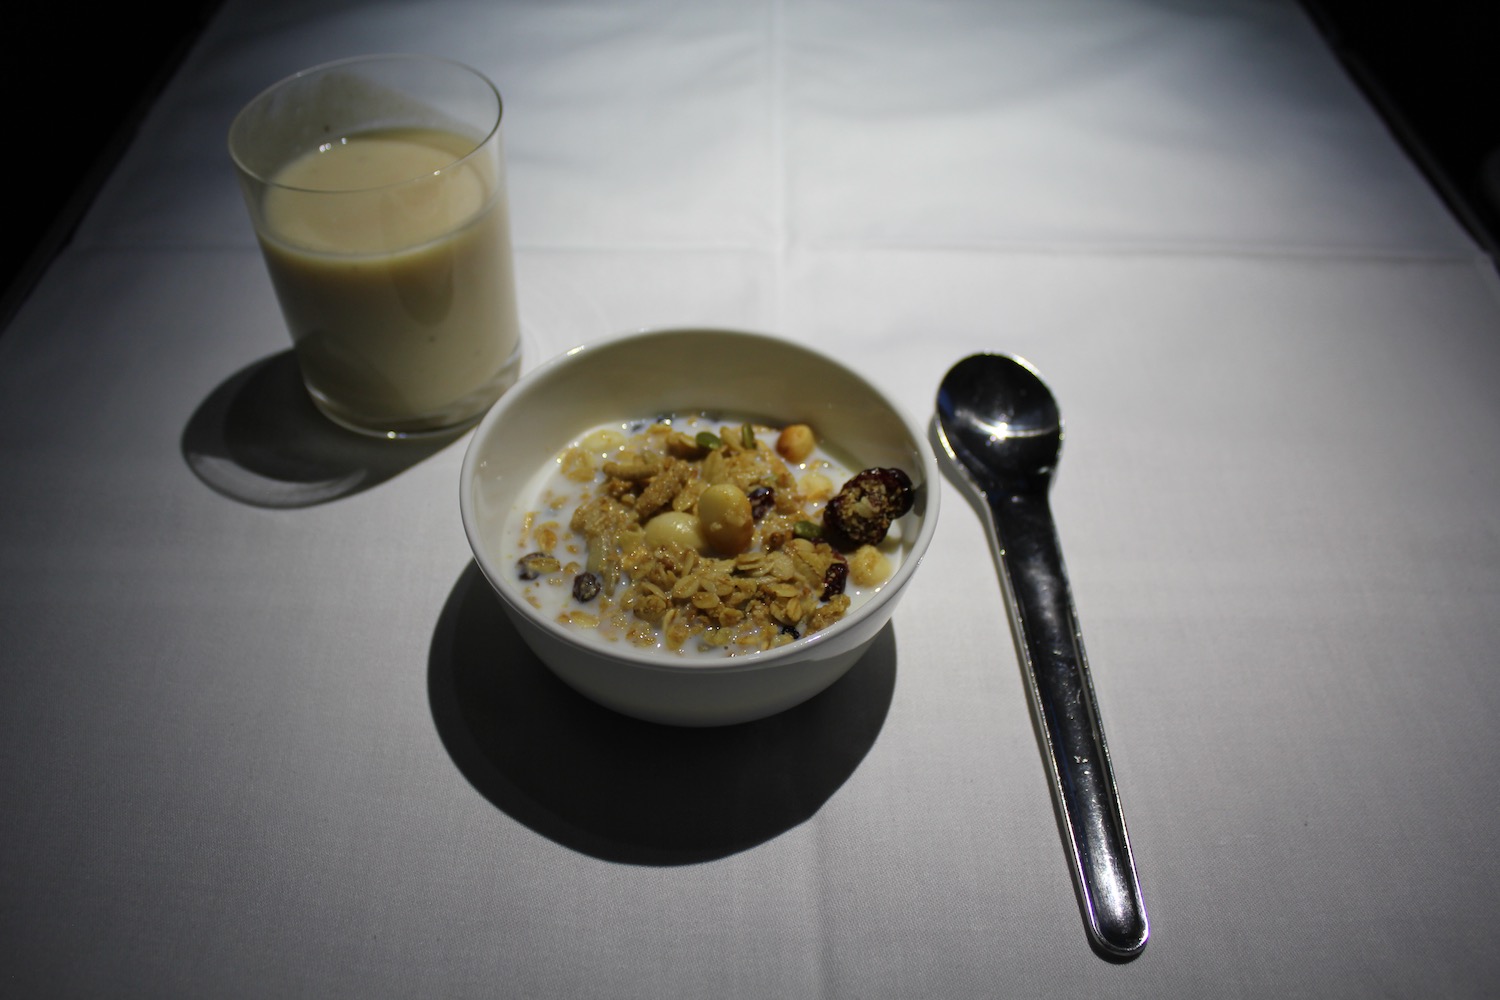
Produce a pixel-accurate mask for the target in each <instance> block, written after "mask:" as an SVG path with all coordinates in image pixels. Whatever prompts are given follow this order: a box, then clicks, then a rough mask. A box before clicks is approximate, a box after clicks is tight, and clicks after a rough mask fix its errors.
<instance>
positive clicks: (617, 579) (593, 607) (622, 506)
mask: <svg viewBox="0 0 1500 1000" xmlns="http://www.w3.org/2000/svg"><path fill="white" fill-rule="evenodd" d="M700 426H701V427H708V426H714V429H713V430H707V429H702V430H700V429H699V427H700ZM813 437H814V435H813V433H812V431H811V429H810V428H808V427H807V426H806V425H801V424H797V425H792V426H791V427H787V428H774V427H770V426H766V425H763V424H756V423H753V422H747V423H743V424H739V425H710V424H708V423H707V422H704V421H699V420H697V419H696V418H685V419H672V418H664V419H661V420H658V421H656V422H653V423H651V424H649V425H645V426H643V427H641V428H638V429H636V432H635V433H632V434H630V435H627V434H625V433H623V432H621V431H619V430H612V429H608V428H603V429H599V430H596V431H594V432H591V433H590V434H588V435H586V436H585V437H584V438H583V439H581V440H580V441H579V442H578V443H577V444H575V445H574V446H572V447H570V448H568V449H567V450H566V451H565V452H564V453H563V454H562V456H561V457H560V459H559V468H560V471H561V476H562V479H563V480H564V481H565V482H567V483H569V484H575V485H576V489H577V492H576V494H570V493H566V492H562V491H560V490H559V491H554V492H553V493H552V494H551V495H550V496H548V497H546V498H544V500H543V503H542V504H541V506H540V507H539V509H538V510H537V511H535V512H533V513H532V514H531V515H530V516H528V518H527V519H526V524H525V526H524V530H523V535H524V540H523V546H526V547H530V546H533V545H534V546H535V548H536V551H530V552H527V553H526V554H525V555H524V556H522V557H521V558H520V560H518V562H517V574H518V576H519V577H520V578H521V579H523V580H535V581H538V582H539V583H542V584H545V585H555V586H558V587H569V586H570V587H571V596H572V598H573V599H572V601H571V602H567V603H565V604H564V605H563V607H562V610H561V611H560V612H559V618H560V620H562V621H564V622H566V623H569V624H572V625H576V626H579V627H584V628H600V629H603V630H605V631H607V632H609V633H612V634H617V635H620V636H623V637H624V638H625V639H626V640H627V641H629V642H631V643H634V644H636V645H640V646H655V645H658V644H660V645H663V646H665V647H666V648H668V649H673V650H678V649H686V648H702V649H709V650H713V649H719V650H722V651H724V652H727V653H736V652H752V651H757V650H765V649H772V648H775V647H777V646H781V645H784V644H786V643H788V642H792V641H794V640H796V639H797V638H799V637H801V636H803V635H808V634H810V633H813V632H817V631H818V630H820V629H823V628H826V627H828V626H829V625H831V624H833V623H834V622H836V621H838V620H839V619H840V618H842V617H843V616H844V614H846V613H847V612H848V610H849V608H850V604H851V601H850V596H849V595H848V594H847V593H846V592H845V590H846V586H848V585H850V584H851V583H852V584H854V585H856V586H865V587H871V586H875V585H877V584H879V583H880V582H882V581H883V580H884V579H885V578H886V577H888V576H889V574H890V572H891V565H890V562H889V559H888V557H887V556H886V555H885V553H883V552H881V551H880V549H879V548H877V547H876V545H875V544H873V542H866V543H863V544H857V545H855V546H851V545H850V544H849V542H848V539H847V534H848V533H847V532H843V533H834V534H831V535H830V536H828V537H825V536H824V531H823V525H822V524H821V523H820V518H821V515H822V512H823V510H824V508H825V507H826V506H827V505H828V504H829V502H830V501H832V500H834V499H835V497H836V496H837V495H838V494H837V492H836V491H835V488H834V483H835V480H836V479H838V480H843V479H846V478H849V477H848V474H847V473H846V472H844V471H843V470H841V469H839V468H838V467H836V466H835V465H834V464H833V462H832V461H831V460H829V459H827V458H826V457H825V456H820V455H819V454H818V453H817V452H816V451H815V446H814V442H813ZM855 478H857V477H855ZM850 481H851V482H853V481H854V479H850ZM569 507H571V514H570V515H569V514H567V509H568V508H569ZM550 512H557V513H558V514H559V515H560V516H563V515H566V517H567V529H566V530H564V529H563V526H562V524H561V521H560V519H559V520H549V519H547V514H548V513H550ZM880 535H881V538H883V537H884V530H882V531H881V533H880ZM867 537H869V536H867ZM874 541H878V539H875V540H874ZM840 545H842V546H843V549H841V548H840ZM531 599H532V601H533V603H534V604H537V606H539V607H540V606H541V603H540V601H539V600H538V598H537V597H535V596H533V597H531Z"/></svg>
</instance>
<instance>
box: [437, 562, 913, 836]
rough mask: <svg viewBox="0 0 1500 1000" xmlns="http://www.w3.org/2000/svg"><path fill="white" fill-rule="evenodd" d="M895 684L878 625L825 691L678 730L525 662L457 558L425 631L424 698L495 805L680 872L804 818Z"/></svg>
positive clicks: (856, 756) (545, 828)
mask: <svg viewBox="0 0 1500 1000" xmlns="http://www.w3.org/2000/svg"><path fill="white" fill-rule="evenodd" d="M895 683H896V643H895V638H894V633H893V632H892V630H891V627H890V626H889V625H888V626H886V628H885V629H884V630H883V631H882V632H881V633H880V635H879V636H878V637H877V638H876V640H875V643H874V645H873V646H871V648H870V651H869V652H868V653H866V654H865V656H864V657H862V658H861V659H860V661H859V662H858V663H856V664H855V665H854V667H853V668H851V669H850V671H849V672H848V673H847V674H845V675H844V677H843V678H841V679H840V680H839V681H838V682H837V683H835V684H834V685H833V686H831V687H830V688H828V689H827V690H826V691H824V692H823V693H821V694H819V695H818V696H817V697H815V698H812V699H811V700H809V701H807V702H804V703H803V704H801V705H799V706H797V707H795V708H792V709H789V710H788V711H786V712H783V713H781V714H779V715H776V716H772V717H771V718H768V719H761V720H758V721H756V722H747V723H743V724H740V725H737V726H725V727H721V728H712V729H688V728H678V727H675V726H662V725H656V724H654V723H649V722H641V721H638V720H636V719H631V718H628V717H626V716H623V715H619V714H617V713H615V712H613V711H610V710H609V709H605V708H602V707H600V706H598V705H596V704H594V703H593V702H591V701H589V700H588V699H586V698H584V697H583V696H581V695H579V694H577V693H576V692H575V691H573V690H572V689H571V688H569V687H568V686H567V685H565V684H564V683H563V682H562V681H560V680H558V679H557V678H556V676H554V675H553V674H552V672H551V671H549V670H548V669H547V668H546V666H545V665H544V664H543V663H542V662H541V661H540V660H539V659H537V658H536V656H535V655H534V654H533V653H532V652H531V650H530V649H529V648H527V646H526V645H525V643H524V641H523V640H522V639H521V636H520V634H519V633H517V632H516V630H515V628H514V626H512V625H511V623H510V620H509V619H508V618H506V616H505V611H504V610H503V609H502V607H501V605H500V600H499V598H498V597H496V596H495V593H494V591H493V590H492V589H491V588H490V585H489V583H488V582H487V581H486V580H485V579H484V577H483V576H482V575H481V574H480V572H479V571H478V568H477V567H475V566H474V565H473V564H470V566H469V567H468V569H466V570H465V571H464V573H463V574H462V575H461V576H460V578H459V580H458V583H457V584H456V585H455V586H454V588H453V591H452V593H451V594H450V595H449V598H448V602H447V605H446V606H445V607H444V609H443V613H442V615H441V617H440V619H439V622H438V626H437V629H436V631H435V634H434V636H433V641H432V648H431V655H430V661H429V665H428V675H427V685H428V698H429V701H430V704H431V708H432V715H433V720H434V722H435V723H436V726H437V730H438V734H439V736H440V737H441V739H442V741H443V745H444V746H445V747H446V748H447V750H448V753H449V755H450V756H451V757H452V758H453V761H454V763H455V764H456V765H457V766H458V768H459V770H460V771H461V772H462V773H463V774H464V776H465V777H466V778H467V779H468V780H469V782H470V783H471V784H472V785H473V786H474V787H475V789H477V790H478V791H479V792H480V793H481V794H482V795H484V796H485V798H487V799H489V800H490V801H491V802H492V803H494V804H495V805H496V806H497V807H499V808H500V809H501V810H503V811H504V812H506V813H507V814H508V815H510V816H511V817H513V818H514V819H516V820H517V821H519V822H521V823H524V824H525V825H526V826H528V827H530V828H531V829H532V830H534V831H536V832H537V833H540V834H542V835H543V836H545V837H548V838H550V839H552V840H554V841H556V842H558V843H560V844H562V845H564V846H566V847H569V848H572V849H574V850H577V851H579V852H581V853H584V854H589V855H592V856H594V857H597V858H601V859H603V860H606V861H618V862H626V863H631V864H641V865H680V864H693V863H698V862H703V861H710V860H714V859H716V858H722V857H726V856H728V855H731V854H734V853H737V852H739V851H743V850H745V849H747V848H750V847H754V846H755V845H757V844H760V843H763V842H765V841H767V840H770V839H772V838H774V837H776V836H778V835H780V834H781V833H784V832H785V831H787V830H790V829H791V828H793V827H795V826H797V825H798V824H800V823H802V822H804V821H805V820H807V819H809V818H810V817H812V816H813V815H814V814H815V813H816V812H817V811H818V809H820V808H821V807H822V806H823V804H824V803H825V802H827V801H828V800H829V799H830V798H831V797H832V796H833V794H834V792H836V791H837V790H838V789H839V788H840V787H841V786H842V785H843V783H844V782H845V781H846V780H848V778H849V776H850V775H851V774H853V773H854V770H855V768H856V767H858V766H859V763H860V761H862V760H863V759H864V757H865V754H866V753H868V752H869V749H870V747H871V746H872V745H874V742H875V738H876V737H877V736H878V735H879V733H880V729H881V727H882V725H883V724H884V722H885V717H886V713H887V712H888V711H889V709H890V703H891V696H892V693H893V691H894V690H895Z"/></svg>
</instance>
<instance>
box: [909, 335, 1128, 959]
mask: <svg viewBox="0 0 1500 1000" xmlns="http://www.w3.org/2000/svg"><path fill="white" fill-rule="evenodd" d="M937 413H938V436H939V437H940V438H941V439H942V443H943V447H944V449H945V450H946V451H947V452H948V454H949V456H950V457H951V458H952V459H953V460H954V462H955V463H957V465H958V467H959V468H960V469H961V470H962V471H963V473H964V476H965V478H966V479H967V480H968V482H969V483H970V484H971V485H972V486H973V487H974V488H975V490H976V491H977V492H978V493H979V496H980V498H981V499H982V500H983V501H984V503H983V504H982V505H981V506H982V508H983V509H984V510H985V511H986V513H987V514H988V518H987V523H986V528H987V529H988V530H989V534H990V542H991V544H992V545H993V547H994V551H995V555H996V559H997V562H998V565H999V569H1000V582H1001V587H1002V589H1003V590H1004V593H1005V599H1006V604H1007V608H1008V610H1009V612H1010V621H1011V628H1012V631H1013V633H1014V635H1015V638H1016V647H1017V653H1018V655H1019V656H1020V659H1021V666H1022V668H1023V674H1024V675H1025V678H1026V687H1027V695H1028V697H1029V698H1030V700H1031V707H1032V712H1033V715H1034V717H1035V719H1036V721H1037V730H1038V739H1039V742H1040V743H1041V744H1042V750H1043V757H1044V759H1045V762H1046V765H1047V773H1048V777H1049V779H1050V780H1051V784H1052V794H1053V799H1054V801H1055V803H1056V806H1057V810H1058V818H1059V826H1060V828H1061V832H1062V835H1063V842H1064V846H1065V847H1066V849H1067V852H1068V860H1069V864H1070V867H1071V869H1072V874H1073V884H1074V887H1075V888H1076V890H1077V893H1078V901H1079V906H1080V909H1081V910H1082V912H1083V918H1084V926H1085V927H1086V928H1087V931H1088V935H1089V941H1090V943H1091V944H1092V945H1093V946H1094V947H1095V948H1096V949H1097V950H1098V951H1099V952H1101V953H1102V954H1103V955H1105V956H1106V957H1108V958H1112V959H1128V958H1132V957H1134V956H1135V955H1138V954H1140V952H1141V949H1143V948H1145V946H1146V939H1147V937H1148V936H1149V934H1150V929H1149V927H1148V925H1147V921H1146V907H1145V903H1144V901H1143V900H1142V898H1141V890H1140V883H1139V880H1138V878H1137V876H1136V870H1135V860H1134V856H1133V855H1132V853H1131V850H1130V836H1129V834H1128V833H1127V832H1126V830H1125V814H1124V813H1123V812H1122V811H1121V808H1120V799H1119V792H1118V790H1117V789H1116V787H1115V778H1114V769H1113V767H1112V766H1111V764H1110V759H1109V748H1108V746H1107V745H1106V744H1105V741H1104V726H1103V724H1102V723H1101V721H1100V719H1099V710H1098V702H1097V699H1096V698H1095V696H1094V684H1093V680H1092V679H1091V677H1090V675H1089V667H1088V657H1087V656H1086V655H1085V654H1084V651H1083V633H1082V630H1081V629H1080V628H1079V625H1078V613H1077V611H1076V610H1075V609H1074V607H1073V597H1072V593H1071V590H1070V588H1069V585H1068V574H1067V570H1066V569H1065V568H1064V566H1063V560H1062V545H1061V543H1060V542H1059V541H1058V537H1057V528H1056V525H1055V524H1054V523H1053V519H1052V509H1051V507H1050V506H1049V503H1048V492H1049V490H1050V488H1051V485H1052V475H1053V472H1054V471H1055V469H1056V468H1057V459H1058V456H1059V455H1060V454H1061V450H1062V437H1063V433H1062V414H1061V411H1060V410H1059V409H1058V406H1057V401H1056V400H1055V399H1054V398H1053V396H1052V392H1051V391H1050V390H1049V389H1048V388H1047V385H1046V383H1045V382H1043V381H1042V379H1041V376H1040V375H1038V374H1037V371H1036V369H1035V368H1033V367H1032V366H1031V365H1030V364H1028V363H1027V362H1025V361H1022V360H1021V359H1019V358H1013V357H1009V356H1006V355H1002V354H976V355H973V356H972V357H968V358H965V359H964V360H962V361H960V362H959V363H958V364H956V365H954V366H953V368H952V370H950V371H949V372H948V374H947V375H946V376H945V377H944V378H943V381H942V384H941V385H940V386H939V388H938V395H937Z"/></svg>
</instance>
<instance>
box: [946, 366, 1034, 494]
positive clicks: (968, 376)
mask: <svg viewBox="0 0 1500 1000" xmlns="http://www.w3.org/2000/svg"><path fill="white" fill-rule="evenodd" d="M938 416H939V420H940V425H939V427H940V430H941V433H942V436H943V443H944V447H946V448H947V450H948V452H949V454H951V455H952V456H953V457H954V458H955V459H956V460H957V461H958V463H959V467H960V468H961V469H962V470H963V471H964V473H965V474H966V475H969V476H970V477H971V478H974V477H976V476H977V477H980V478H982V479H983V480H984V481H983V482H980V483H978V484H977V485H979V486H980V487H981V489H982V490H984V491H985V492H989V491H990V489H992V488H996V487H998V488H1006V487H1008V486H1013V487H1016V488H1022V487H1032V488H1034V487H1037V486H1043V485H1045V483H1046V481H1047V480H1048V479H1050V477H1051V475H1052V471H1053V470H1054V469H1055V468H1056V467H1057V459H1058V456H1059V455H1060V454H1061V452H1062V440H1063V424H1062V412H1061V411H1060V410H1059V409H1058V407H1057V400H1056V399H1054V398H1053V396H1052V392H1051V390H1049V389H1048V388H1047V384H1046V383H1045V382H1043V381H1042V379H1041V376H1040V375H1038V374H1037V371H1036V369H1035V368H1033V367H1032V366H1031V365H1030V364H1028V363H1027V362H1025V361H1023V360H1021V359H1020V358H1014V357H1010V356H1008V355H1004V354H976V355H974V356H972V357H968V358H965V359H964V360H962V361H960V362H959V363H958V364H956V365H954V366H953V368H952V370H950V371H949V372H948V375H947V377H945V378H944V379H943V382H942V385H941V386H940V387H939V389H938Z"/></svg>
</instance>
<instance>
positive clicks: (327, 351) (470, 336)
mask: <svg viewBox="0 0 1500 1000" xmlns="http://www.w3.org/2000/svg"><path fill="white" fill-rule="evenodd" d="M475 146H476V142H475V140H473V139H470V138H467V137H464V136H461V135H457V134H453V133H448V132H441V131H435V130H428V129H399V130H385V131H376V132H366V133H361V134H356V135H351V136H345V137H338V138H332V139H330V140H329V141H328V142H326V143H324V144H323V145H322V146H320V147H319V148H317V149H315V150H312V151H310V152H308V153H305V154H303V155H302V156H300V157H299V158H297V159H295V160H293V161H292V162H291V163H289V164H288V165H287V166H285V167H284V168H282V169H281V170H280V171H279V172H278V173H277V174H276V175H275V176H274V177H273V178H272V183H271V185H270V187H269V189H268V190H267V192H266V196H265V203H264V218H263V225H262V226H261V227H260V236H261V245H262V247H263V249H264V251H265V258H266V265H267V267H268V269H269V270H270V273H271V280H272V283H273V284H274V285H275V288H276V294H277V297H278V298H279V299H280V301H281V307H282V312H283V313H284V314H285V316H286V321H287V325H288V327H290V329H291V333H292V339H293V343H294V345H295V347H296V351H297V358H298V361H299V363H300V364H301V367H302V373H303V377H304V379H305V380H306V382H307V386H308V389H309V390H310V391H311V392H312V394H313V396H314V397H315V398H317V400H318V402H319V404H320V405H321V406H322V408H323V409H324V411H325V412H328V413H329V415H330V416H332V417H333V418H334V419H336V420H340V421H341V422H344V423H348V424H351V425H353V426H356V427H359V428H361V429H365V430H371V429H376V430H379V429H384V430H391V431H398V432H415V431H421V430H423V429H427V428H436V427H445V426H450V425H452V424H454V423H455V422H456V420H455V417H457V418H460V419H461V418H463V417H465V416H470V415H477V414H478V413H479V412H482V411H483V409H484V407H485V406H487V405H488V403H489V402H492V401H493V400H494V398H495V397H496V396H498V394H499V392H500V391H502V390H503V389H504V388H505V387H506V386H508V385H509V384H510V382H511V381H513V380H514V378H515V374H516V370H517V369H518V367H519V342H520V333H519V324H518V320H517V312H516V299H515V281H514V275H513V271H512V263H511V250H510V236H509V232H510V229H509V220H508V217H507V216H508V212H507V205H506V199H505V191H504V183H503V178H502V175H501V173H500V171H501V167H500V163H499V151H498V148H497V147H496V144H494V143H491V144H490V145H488V146H485V147H483V148H481V149H480V150H478V151H477V152H475V153H473V155H472V156H470V155H469V154H470V153H471V151H473V150H474V148H475ZM465 157H467V158H465ZM413 178H417V179H416V180H413Z"/></svg>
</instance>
